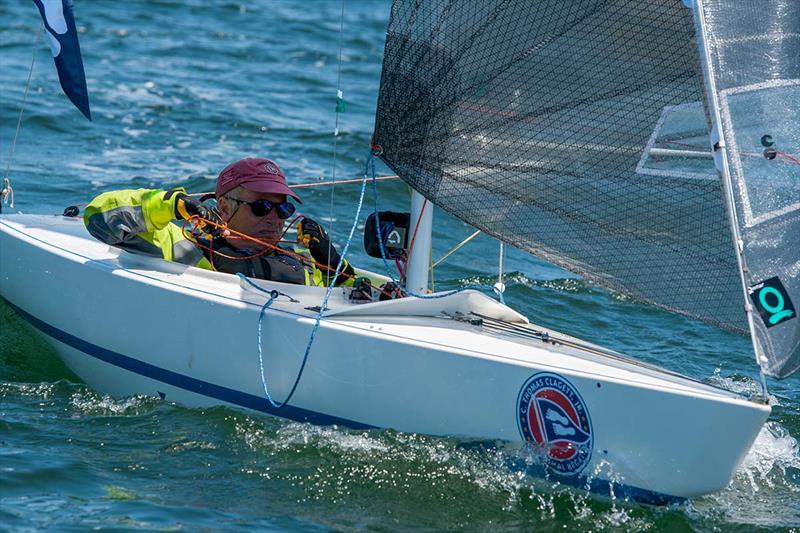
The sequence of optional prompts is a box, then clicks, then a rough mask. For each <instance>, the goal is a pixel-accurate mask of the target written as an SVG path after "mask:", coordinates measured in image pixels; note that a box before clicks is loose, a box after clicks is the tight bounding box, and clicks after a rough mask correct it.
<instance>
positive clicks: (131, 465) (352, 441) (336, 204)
mask: <svg viewBox="0 0 800 533" xmlns="http://www.w3.org/2000/svg"><path fill="white" fill-rule="evenodd" d="M76 3H77V4H78V5H77V6H76V19H77V21H78V24H79V26H80V32H81V33H80V39H81V46H82V49H83V52H84V61H85V64H86V70H87V78H88V85H89V92H90V98H91V104H92V111H93V114H94V118H95V120H94V122H92V123H89V122H87V121H85V120H84V119H83V118H82V117H81V115H80V114H79V113H78V111H77V110H75V109H74V108H72V107H71V106H70V105H69V104H68V102H67V100H66V99H65V97H64V96H63V95H62V94H61V90H60V88H59V86H58V82H57V79H56V76H55V69H54V67H53V64H52V60H51V58H50V55H49V50H48V48H47V46H46V44H45V43H44V40H41V41H40V42H39V46H38V47H37V49H36V50H37V53H36V64H35V68H34V71H33V79H32V83H31V89H30V95H29V99H28V103H27V106H26V109H25V114H24V122H23V125H22V130H21V133H20V136H19V140H18V144H17V150H16V156H15V158H14V160H13V166H12V173H11V176H12V181H13V184H14V186H15V189H16V191H17V194H16V209H18V210H21V211H23V212H29V213H60V212H61V211H62V210H63V208H64V207H65V206H67V205H70V204H73V203H80V202H85V201H87V200H88V199H89V198H90V197H91V196H93V195H94V194H97V193H98V192H101V191H104V190H111V189H115V188H131V187H164V188H166V187H172V186H185V187H187V188H189V189H191V190H193V191H202V190H208V189H210V188H212V187H213V179H214V177H215V176H216V174H217V172H219V170H220V169H221V168H222V167H224V166H225V165H226V164H227V163H229V162H231V161H233V160H235V159H238V158H241V157H245V156H255V155H258V156H265V157H271V158H273V159H275V160H277V161H278V162H279V163H280V164H281V166H283V167H284V169H285V170H286V172H287V175H288V176H289V179H290V181H293V182H309V181H315V180H321V179H330V178H331V177H332V169H333V165H332V154H333V133H332V132H333V129H334V121H335V113H334V102H335V94H336V80H337V51H338V44H339V23H340V14H341V4H340V3H338V2H331V3H327V2H302V3H301V2H297V3H290V2H269V1H260V2H256V1H241V2H234V1H229V2H225V1H218V2H202V1H200V0H181V1H178V0H150V1H147V2H145V1H143V0H141V1H129V2H90V1H87V0H82V1H81V0H76ZM388 13H389V4H388V2H347V3H346V5H345V12H344V19H343V20H344V32H343V34H342V44H343V49H342V61H341V86H342V89H343V90H344V94H345V99H346V100H347V109H346V112H345V113H343V114H342V115H341V116H340V124H339V126H340V129H341V134H340V137H339V143H338V149H337V167H336V173H337V178H338V179H341V178H344V177H348V178H350V177H352V178H355V177H359V172H360V169H361V167H362V165H363V162H364V158H365V155H366V153H367V147H368V143H369V137H370V134H371V132H372V125H373V119H374V111H375V104H376V99H377V90H378V83H379V77H380V62H381V53H382V46H383V39H384V32H385V29H386V24H387V21H388ZM0 20H2V21H3V24H2V29H0V94H1V95H2V97H0V158H2V159H0V161H2V166H3V168H5V165H6V163H7V156H8V151H9V146H10V144H11V139H12V137H13V133H14V127H15V125H16V118H17V114H18V112H19V106H20V103H21V101H22V96H23V93H24V84H25V79H26V77H27V73H28V68H29V65H30V58H31V51H32V46H33V43H34V41H35V40H36V30H37V27H38V24H39V20H38V13H37V11H36V9H35V7H34V6H33V5H32V3H30V2H2V3H1V4H0ZM381 195H382V202H383V205H384V207H386V208H390V209H396V210H397V209H405V208H406V205H407V198H408V196H407V190H406V189H405V187H404V186H403V185H402V184H400V183H397V182H390V183H383V184H381ZM303 196H304V200H305V203H304V204H303V209H304V211H305V212H306V213H308V214H309V215H311V216H313V217H315V218H317V219H319V220H324V221H325V224H326V225H327V226H328V227H329V229H330V230H331V233H332V234H333V235H334V237H335V238H336V239H337V240H338V241H339V242H341V241H342V239H343V238H344V237H345V236H346V233H347V230H348V229H349V225H350V222H351V220H352V213H353V211H354V202H355V200H356V199H357V196H358V188H357V186H356V187H348V186H339V187H337V189H336V195H335V197H334V198H333V200H331V195H330V191H329V190H328V189H324V188H319V189H314V190H306V191H305V192H304V193H303ZM331 205H332V206H333V207H332V211H331ZM470 233H471V228H469V227H467V226H465V225H464V224H462V223H461V222H459V221H456V220H454V219H452V218H450V217H448V216H446V215H444V214H442V213H439V212H437V214H436V227H435V245H434V256H435V257H438V256H439V255H441V254H442V253H444V252H445V251H446V250H447V249H449V248H450V247H451V246H453V245H454V244H455V243H456V242H458V241H460V240H461V239H462V238H464V237H466V236H467V235H469V234H470ZM0 253H2V250H0ZM496 253H497V243H496V242H495V241H493V240H491V239H489V238H486V237H479V238H478V239H476V240H475V241H474V242H473V243H472V244H470V245H468V246H466V247H465V248H463V249H462V250H461V251H459V252H458V253H457V254H455V255H454V256H453V258H452V260H450V261H449V262H446V263H445V264H444V265H443V266H442V267H440V268H438V269H437V271H436V280H437V283H438V284H439V286H442V287H454V286H459V285H463V284H466V283H470V282H475V281H480V282H487V283H488V282H492V281H493V278H492V276H493V274H492V273H493V272H495V271H496V262H497V255H496ZM352 259H353V260H354V261H355V262H356V263H357V264H359V265H364V266H366V267H371V268H373V269H379V268H380V267H379V266H378V265H377V264H376V263H374V262H373V260H371V259H369V258H367V257H366V256H365V255H364V254H363V252H361V251H355V252H354V253H353V255H352ZM506 268H507V269H508V270H510V271H512V274H511V275H510V276H509V279H508V280H507V282H508V285H509V289H508V298H507V299H508V301H509V303H510V304H511V305H512V306H513V307H515V308H516V309H518V310H520V311H521V312H522V313H524V314H526V315H527V316H529V317H530V318H531V319H532V320H533V321H535V322H537V323H539V324H541V325H543V326H547V327H552V328H555V329H559V330H561V331H564V332H566V333H569V334H572V335H575V336H578V337H582V338H585V339H587V340H590V341H595V342H599V343H602V344H605V345H607V346H610V347H611V348H614V349H618V350H620V351H624V352H626V353H628V354H630V355H633V356H635V357H638V358H640V359H643V360H646V361H649V362H654V363H658V364H661V365H663V366H666V367H668V368H670V369H674V370H677V371H680V372H683V373H685V374H688V375H690V376H693V377H696V378H699V379H703V380H705V381H707V382H710V383H714V384H716V385H721V386H723V387H725V388H728V389H732V390H736V391H742V392H754V391H756V390H757V389H758V385H757V382H756V381H755V380H754V379H753V378H754V374H755V373H754V365H753V364H752V361H751V356H750V355H749V353H750V347H749V343H748V341H747V340H746V339H744V338H741V337H738V336H735V335H731V334H728V333H724V332H721V331H718V330H715V329H713V328H710V327H706V326H703V325H701V324H698V323H695V322H692V321H689V320H685V319H682V318H680V317H676V316H674V315H671V314H668V313H665V312H662V311H658V310H655V309H652V308H650V307H646V306H642V305H640V304H638V303H636V302H632V301H630V300H628V299H626V298H623V297H619V296H617V295H614V294H609V293H608V292H606V291H604V290H601V289H598V288H596V287H594V286H592V285H590V284H587V283H585V282H583V281H582V280H580V279H576V278H575V277H574V276H572V275H570V274H568V273H566V272H564V271H562V270H560V269H558V268H555V267H553V266H551V265H548V264H546V263H544V262H541V261H539V260H537V259H535V258H532V257H530V256H528V255H525V254H521V253H519V252H516V251H511V252H509V254H508V258H507V261H506ZM4 282H5V281H4ZM10 282H12V283H13V280H11V281H10ZM55 297H57V295H54V298H55ZM74 305H75V309H76V312H80V302H74ZM167 319H168V317H165V320H167ZM98 327H102V324H98ZM145 334H146V332H145ZM770 387H771V392H772V396H773V400H774V403H775V408H774V410H773V414H772V416H771V418H770V421H769V423H768V424H767V426H766V427H765V428H764V430H763V431H762V432H761V434H760V435H759V437H758V439H757V441H756V443H755V446H754V447H753V449H752V450H751V452H750V453H749V454H748V456H747V457H746V459H745V462H744V464H743V465H742V466H741V468H740V469H739V471H738V472H737V473H736V476H735V478H734V480H733V482H732V483H731V485H730V486H729V487H728V488H727V489H725V490H724V491H722V492H720V493H717V494H714V495H711V496H706V497H703V498H698V499H695V500H691V501H688V502H686V503H685V504H682V505H677V506H673V507H667V508H651V507H646V506H639V505H633V504H629V503H625V502H621V501H618V500H614V499H608V498H605V499H603V498H597V497H594V496H590V495H588V494H585V493H583V492H581V491H578V490H575V489H570V488H566V487H563V486H560V485H558V484H557V483H555V482H553V481H547V480H536V479H532V478H530V477H525V476H522V475H520V474H518V473H515V472H512V471H510V470H508V469H507V468H505V467H504V464H505V459H506V458H505V457H503V452H502V451H500V450H486V449H468V448H464V447H463V446H461V445H460V444H459V443H458V442H457V441H454V440H449V439H441V438H432V437H427V436H420V435H410V434H403V433H397V432H394V431H388V430H374V431H367V432H364V431H350V430H345V429H341V428H332V427H314V426H309V425H306V424H298V423H294V422H288V421H285V420H280V419H274V418H269V417H265V416H256V415H249V414H243V413H242V412H239V411H236V410H232V409H225V408H219V409H211V410H199V409H187V408H184V407H181V406H178V405H172V404H169V403H165V402H161V401H157V400H154V399H151V398H145V397H130V398H109V397H105V396H102V395H100V394H98V393H97V392H95V391H93V390H91V389H89V388H88V387H86V386H85V385H83V384H82V383H81V382H80V380H79V379H78V378H77V377H75V376H74V375H73V374H71V373H70V371H69V370H68V369H67V368H66V367H64V366H63V364H62V363H61V362H60V361H59V360H58V358H57V357H56V356H55V354H54V352H53V351H52V350H51V349H50V348H48V347H47V345H46V344H44V343H43V342H42V341H41V340H39V339H38V337H36V335H35V334H34V333H33V331H32V330H31V329H30V328H29V327H28V326H27V325H26V324H25V323H24V322H23V321H22V320H21V319H20V318H19V317H17V316H16V315H15V314H14V312H13V311H11V309H9V308H8V307H7V306H6V305H5V304H2V303H0V530H2V529H12V530H17V529H19V530H28V529H37V528H47V529H88V528H107V529H115V530H141V529H144V530H173V529H187V530H203V529H205V530H244V529H263V530H269V529H277V530H284V529H300V530H329V529H337V530H350V529H377V530H401V529H456V528H465V529H472V530H501V529H502V530H506V529H516V530H547V531H550V530H552V531H555V530H559V531H564V530H566V531H576V530H598V531H683V530H698V531H726V532H727V531H753V530H759V529H763V530H778V529H789V528H792V527H798V526H800V452H799V451H798V442H797V438H798V437H799V436H800V381H798V379H797V378H792V379H789V380H787V381H784V382H770ZM643 416H647V413H643ZM702 453H708V454H713V453H714V449H713V443H712V444H711V446H710V447H709V448H708V449H707V450H702Z"/></svg>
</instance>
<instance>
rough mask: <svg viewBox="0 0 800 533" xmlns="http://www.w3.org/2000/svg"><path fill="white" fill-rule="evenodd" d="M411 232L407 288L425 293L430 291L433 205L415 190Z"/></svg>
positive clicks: (412, 194) (412, 192)
mask: <svg viewBox="0 0 800 533" xmlns="http://www.w3.org/2000/svg"><path fill="white" fill-rule="evenodd" d="M410 230H411V241H410V244H409V256H408V264H407V267H406V288H407V289H408V290H410V291H412V292H416V293H424V292H426V291H427V290H428V271H429V270H430V264H431V233H432V231H433V204H432V203H430V202H428V200H427V199H426V198H425V197H424V196H422V195H421V194H420V193H418V192H417V191H415V190H414V189H412V190H411V228H410Z"/></svg>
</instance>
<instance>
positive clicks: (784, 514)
mask: <svg viewBox="0 0 800 533" xmlns="http://www.w3.org/2000/svg"><path fill="white" fill-rule="evenodd" d="M798 469H800V444H798V441H797V439H796V438H794V437H793V436H792V435H791V434H790V433H789V431H788V430H787V429H786V428H784V427H783V426H781V425H780V424H779V423H777V422H767V423H766V424H765V425H764V427H763V428H762V429H761V431H760V432H759V434H758V436H757V437H756V440H755V442H754V443H753V446H752V448H751V449H750V451H749V452H748V454H747V455H746V456H745V458H744V460H743V461H742V464H741V465H740V466H739V468H738V470H737V471H736V473H735V474H734V477H733V480H732V481H731V483H730V485H728V487H726V488H725V489H724V490H722V491H720V492H718V493H715V494H711V495H709V496H705V497H703V498H698V499H697V500H696V501H693V502H690V503H689V504H688V505H687V513H688V514H689V515H690V516H698V515H699V516H701V517H704V518H708V517H714V518H716V519H717V520H722V521H725V522H733V523H740V524H749V525H753V526H769V527H776V526H778V527H780V526H783V527H797V526H800V485H798V484H797V483H796V482H794V481H792V479H791V477H792V476H791V475H787V474H788V473H789V471H790V470H798Z"/></svg>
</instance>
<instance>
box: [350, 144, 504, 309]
mask: <svg viewBox="0 0 800 533" xmlns="http://www.w3.org/2000/svg"><path fill="white" fill-rule="evenodd" d="M368 175H370V176H371V178H372V198H373V203H374V211H375V232H376V233H377V236H378V245H379V247H380V249H381V258H382V259H383V267H384V269H385V270H386V276H387V277H388V278H389V279H391V280H392V283H394V284H395V285H397V286H401V284H400V282H399V281H398V280H396V279H395V278H394V275H393V274H392V269H391V268H390V267H389V262H388V261H387V260H386V247H385V245H384V243H383V235H382V234H381V221H380V214H379V212H378V185H377V179H376V177H375V160H374V157H373V154H370V157H369V158H367V164H366V166H365V168H364V180H366V179H367V176H368ZM468 290H490V291H492V292H493V293H497V291H495V290H494V287H492V286H491V285H466V286H464V287H460V288H458V289H453V290H450V291H445V292H437V293H434V294H417V293H416V292H414V291H411V290H409V289H407V288H403V291H405V292H406V293H407V294H410V295H411V296H414V297H415V298H423V299H429V300H431V299H436V298H447V297H448V296H452V295H454V294H458V293H459V292H464V291H468ZM500 302H501V303H503V304H505V301H504V299H503V294H502V293H500Z"/></svg>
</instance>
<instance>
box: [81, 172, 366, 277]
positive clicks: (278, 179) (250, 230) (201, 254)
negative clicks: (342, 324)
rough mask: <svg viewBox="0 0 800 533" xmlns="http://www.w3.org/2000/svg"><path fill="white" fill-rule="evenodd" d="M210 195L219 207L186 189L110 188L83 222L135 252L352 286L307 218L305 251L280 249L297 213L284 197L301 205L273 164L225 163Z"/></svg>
mask: <svg viewBox="0 0 800 533" xmlns="http://www.w3.org/2000/svg"><path fill="white" fill-rule="evenodd" d="M214 196H215V197H216V199H217V209H213V208H211V207H210V206H208V205H205V204H204V203H202V202H200V201H199V200H196V199H194V198H192V197H190V196H189V195H187V194H186V191H185V189H183V188H177V189H172V190H169V191H164V190H153V189H136V190H120V191H111V192H106V193H103V194H100V195H99V196H97V197H96V198H95V199H94V200H92V201H91V202H90V203H89V205H88V206H87V207H86V209H85V211H84V215H83V220H84V223H85V224H86V227H87V229H88V230H89V233H91V234H92V235H93V236H94V237H95V238H97V239H99V240H101V241H103V242H105V243H107V244H110V245H112V246H117V247H119V248H123V249H125V250H129V251H131V252H135V253H143V254H147V255H153V256H157V257H163V258H164V259H166V260H168V261H176V262H179V263H183V264H187V265H192V266H197V267H200V268H206V269H210V270H218V271H220V272H226V273H230V274H235V273H242V274H245V275H247V276H250V277H255V278H259V279H267V280H272V281H280V282H284V283H297V284H302V285H317V286H327V285H330V284H331V283H335V285H337V286H338V285H348V286H352V284H353V280H354V278H355V271H354V269H353V267H352V266H351V265H350V264H349V263H348V262H347V260H342V268H341V272H340V274H339V276H338V277H336V279H333V274H334V273H335V269H336V266H337V265H338V263H339V260H340V255H339V253H338V252H337V251H336V248H335V247H334V246H333V245H332V244H331V242H330V239H329V238H328V235H327V234H326V232H325V230H324V229H323V228H322V227H321V226H320V225H319V224H318V223H317V222H315V221H314V220H312V219H310V218H307V217H304V218H303V219H302V220H301V222H300V225H299V229H298V242H300V243H302V244H303V245H302V246H300V245H298V246H294V247H292V248H288V247H286V246H279V245H278V243H279V241H280V240H281V237H282V236H283V233H284V226H285V224H286V221H287V219H289V218H290V217H291V216H292V215H293V214H294V212H295V205H294V204H293V203H292V202H291V201H290V200H289V198H292V199H293V200H295V201H297V202H300V203H302V202H301V200H300V197H299V196H298V195H297V194H296V193H295V192H294V191H293V190H292V189H291V188H289V186H288V185H287V183H286V177H285V175H284V173H283V171H282V170H281V169H280V168H279V167H278V165H277V164H275V163H274V162H273V161H270V160H269V159H257V158H247V159H242V160H240V161H237V162H235V163H232V164H230V165H228V166H227V167H225V168H224V169H223V170H222V172H220V174H219V176H218V177H217V184H216V189H215V191H214ZM174 219H178V220H184V221H187V222H194V223H197V222H198V221H201V223H202V221H211V222H213V223H214V224H209V223H206V225H205V226H204V228H205V229H209V230H210V229H212V228H216V227H217V225H219V226H223V225H224V226H226V227H227V229H228V230H230V231H229V232H228V233H227V234H222V235H225V236H222V235H220V234H219V232H213V233H216V236H211V235H208V234H205V235H202V234H201V235H198V233H197V232H189V231H186V228H185V227H183V228H182V227H181V226H179V225H178V224H176V223H174V222H173V220H174ZM184 226H186V224H184ZM190 227H191V226H190ZM242 235H246V236H249V237H252V239H253V240H251V239H248V238H246V237H243V236H242Z"/></svg>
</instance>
